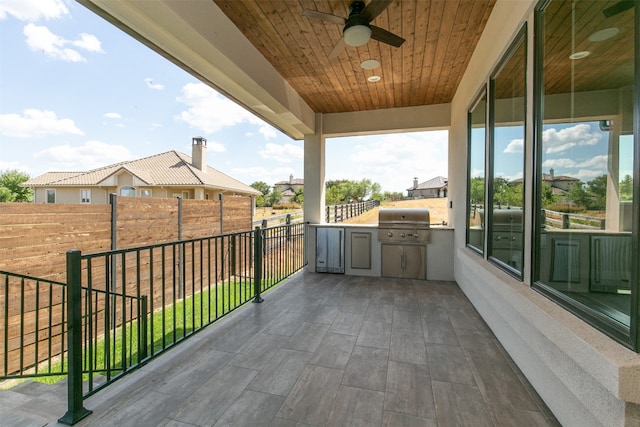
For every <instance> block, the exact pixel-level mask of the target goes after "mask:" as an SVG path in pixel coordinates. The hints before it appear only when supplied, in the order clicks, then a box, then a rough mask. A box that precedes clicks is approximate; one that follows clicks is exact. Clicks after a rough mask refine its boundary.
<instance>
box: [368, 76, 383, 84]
mask: <svg viewBox="0 0 640 427" xmlns="http://www.w3.org/2000/svg"><path fill="white" fill-rule="evenodd" d="M380 79H381V77H380V76H370V77H367V80H368V81H370V82H371V83H375V82H379V81H380Z"/></svg>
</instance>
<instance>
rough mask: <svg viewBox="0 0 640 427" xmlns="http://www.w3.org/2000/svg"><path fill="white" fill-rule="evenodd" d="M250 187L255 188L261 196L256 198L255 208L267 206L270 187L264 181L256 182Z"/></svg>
mask: <svg viewBox="0 0 640 427" xmlns="http://www.w3.org/2000/svg"><path fill="white" fill-rule="evenodd" d="M251 187H253V188H255V189H256V190H258V191H259V192H261V193H262V196H258V197H256V206H258V207H263V206H266V204H267V196H268V195H269V190H270V189H271V187H269V185H268V184H267V183H266V182H264V181H256V182H254V183H253V184H251Z"/></svg>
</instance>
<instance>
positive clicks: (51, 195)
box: [47, 190, 56, 203]
mask: <svg viewBox="0 0 640 427" xmlns="http://www.w3.org/2000/svg"><path fill="white" fill-rule="evenodd" d="M55 202H56V190H47V203H55Z"/></svg>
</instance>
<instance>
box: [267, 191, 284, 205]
mask: <svg viewBox="0 0 640 427" xmlns="http://www.w3.org/2000/svg"><path fill="white" fill-rule="evenodd" d="M280 200H282V191H280V189H279V188H278V187H274V189H273V191H272V192H271V193H270V194H269V195H268V196H267V206H273V205H277V204H278V203H279V202H280Z"/></svg>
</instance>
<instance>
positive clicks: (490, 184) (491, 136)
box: [484, 22, 529, 281]
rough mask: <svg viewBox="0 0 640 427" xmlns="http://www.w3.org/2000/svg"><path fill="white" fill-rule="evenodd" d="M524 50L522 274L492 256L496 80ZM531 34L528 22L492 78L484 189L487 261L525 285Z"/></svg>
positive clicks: (489, 88)
mask: <svg viewBox="0 0 640 427" xmlns="http://www.w3.org/2000/svg"><path fill="white" fill-rule="evenodd" d="M521 45H522V46H524V70H525V72H524V76H523V77H524V81H523V87H524V90H523V103H522V105H523V107H522V108H523V112H522V117H523V120H522V128H523V132H522V134H523V155H522V192H523V197H522V219H521V223H522V231H521V234H522V253H523V256H522V259H523V261H522V266H521V267H520V270H519V271H518V270H517V269H515V268H513V267H512V266H510V265H508V264H507V263H505V262H504V261H502V260H500V259H499V258H496V257H495V256H493V239H492V237H491V236H493V229H494V223H493V212H494V209H493V195H494V191H495V188H494V172H495V164H494V163H495V162H494V154H495V96H494V94H495V80H496V78H497V76H498V75H499V74H500V72H501V71H502V70H503V68H504V67H505V66H506V65H507V64H508V63H509V61H510V60H511V59H512V58H513V56H514V55H515V53H516V51H517V50H518V49H519V48H520V47H521ZM528 49H529V47H528V32H527V22H525V23H524V24H523V25H522V27H521V28H520V30H519V31H518V32H517V33H516V35H515V37H514V38H513V40H512V41H511V43H510V44H509V47H508V49H507V50H506V51H505V53H504V54H503V56H502V58H501V59H500V61H499V62H498V64H497V65H496V67H495V68H494V69H493V71H492V73H491V75H490V77H489V86H488V101H487V109H488V121H487V151H486V152H487V154H486V156H487V157H486V160H487V168H486V177H485V187H486V190H485V191H486V195H485V236H484V238H485V253H486V257H487V259H488V260H489V261H490V262H491V263H493V264H494V265H496V266H497V267H498V268H500V269H502V270H504V271H506V272H507V273H508V274H510V275H511V276H513V277H514V278H516V279H518V280H520V281H523V280H524V271H525V265H524V264H525V263H524V261H525V260H524V249H525V248H524V244H525V212H526V210H527V206H528V205H527V203H526V198H525V197H524V194H525V193H524V191H525V186H526V180H525V177H526V169H527V159H526V156H525V151H526V150H525V147H526V143H527V138H526V135H527V102H528V97H527V88H528V85H527V70H528V66H529V64H528Z"/></svg>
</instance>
